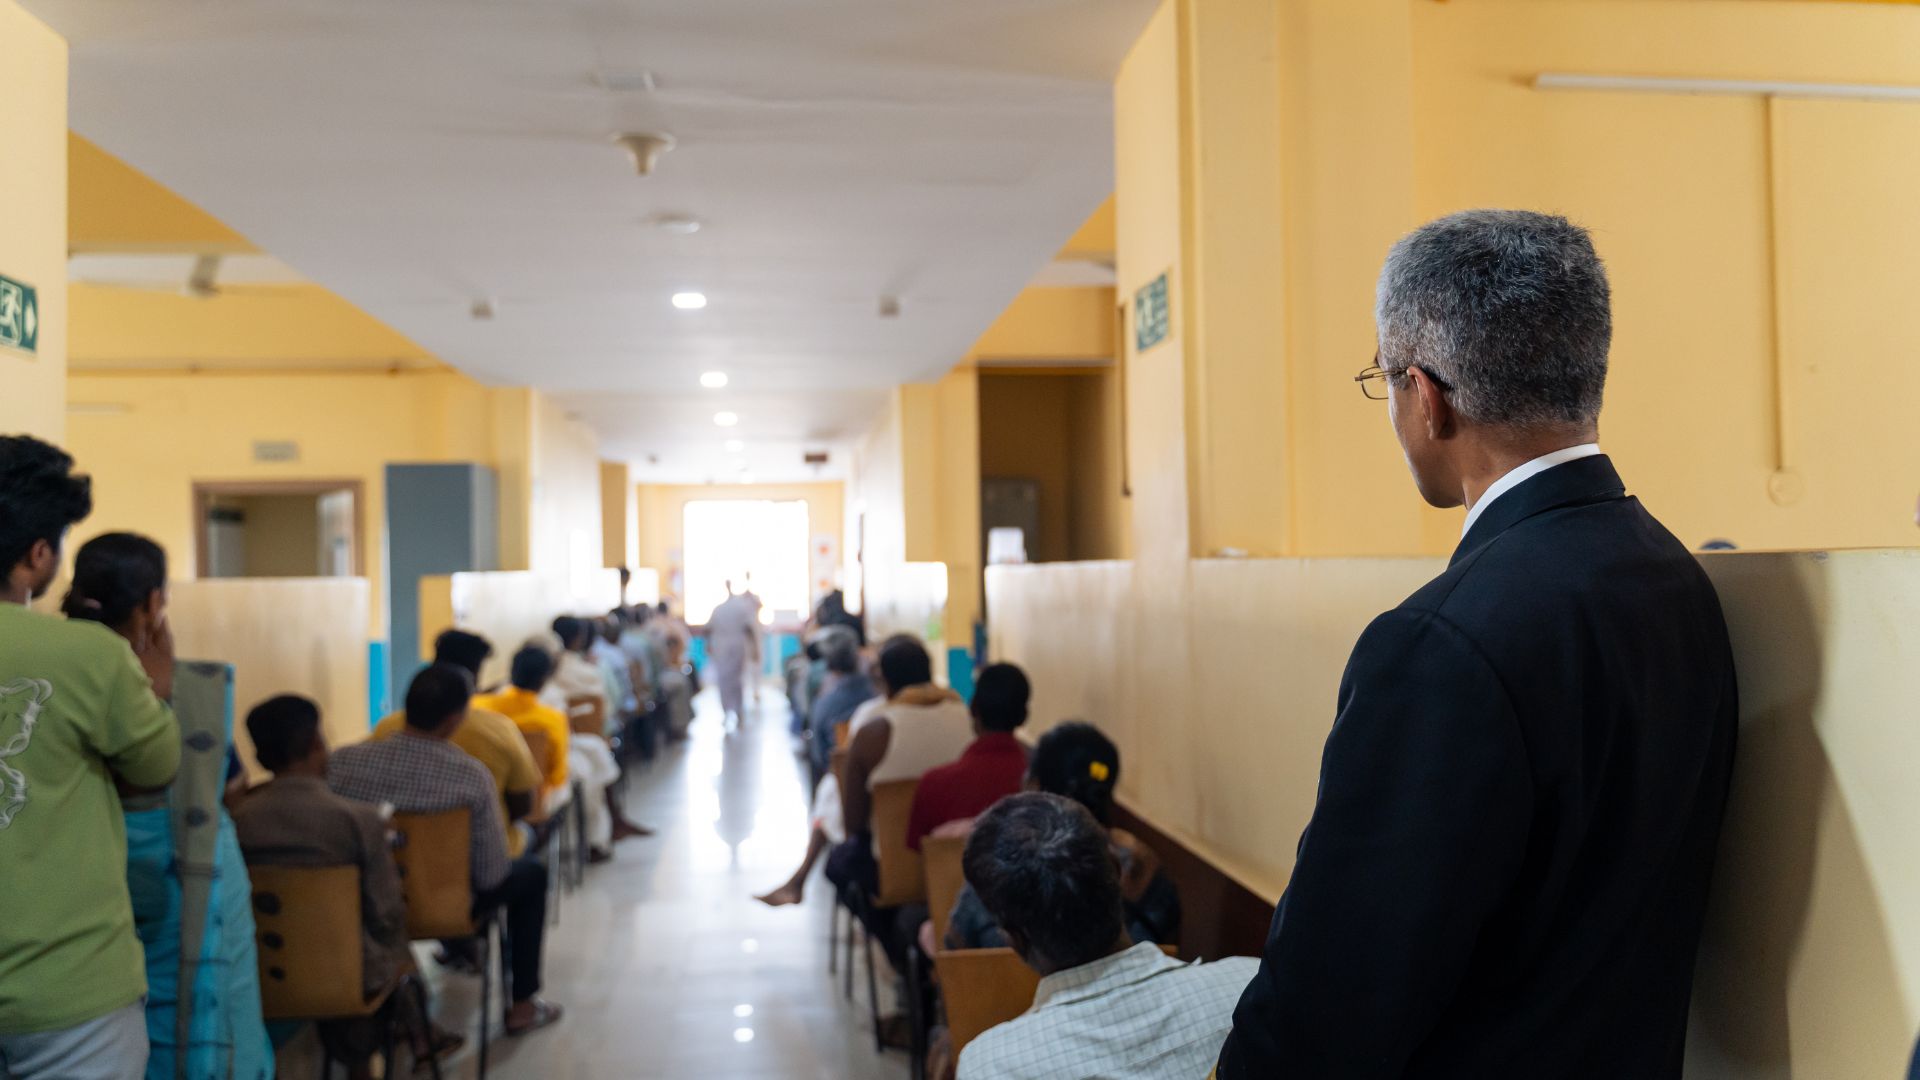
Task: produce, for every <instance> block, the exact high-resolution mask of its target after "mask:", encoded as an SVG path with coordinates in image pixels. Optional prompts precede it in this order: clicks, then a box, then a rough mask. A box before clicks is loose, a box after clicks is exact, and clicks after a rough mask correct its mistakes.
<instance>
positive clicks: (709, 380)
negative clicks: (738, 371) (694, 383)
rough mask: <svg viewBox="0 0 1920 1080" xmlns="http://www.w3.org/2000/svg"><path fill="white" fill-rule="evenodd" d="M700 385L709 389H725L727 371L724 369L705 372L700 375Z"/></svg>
mask: <svg viewBox="0 0 1920 1080" xmlns="http://www.w3.org/2000/svg"><path fill="white" fill-rule="evenodd" d="M700 385H701V386H704V387H706V388H707V389H709V390H725V389H726V388H727V373H726V372H724V371H709V372H705V373H703V374H702V375H701V376H700Z"/></svg>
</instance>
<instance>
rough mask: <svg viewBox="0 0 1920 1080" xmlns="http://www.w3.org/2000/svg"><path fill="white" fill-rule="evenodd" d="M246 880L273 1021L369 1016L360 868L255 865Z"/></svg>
mask: <svg viewBox="0 0 1920 1080" xmlns="http://www.w3.org/2000/svg"><path fill="white" fill-rule="evenodd" d="M247 876H248V877H249V878H250V879H252V882H253V927H254V937H255V941H256V943H257V945H258V950H257V951H258V953H259V956H260V1005H261V1011H262V1013H263V1014H264V1015H265V1017H266V1019H268V1020H324V1019H329V1018H333V1017H345V1016H361V1015H364V1014H365V1013H366V1012H367V1011H368V1008H367V1000H366V986H365V984H364V982H363V978H364V972H362V971H361V956H362V954H361V944H360V868H359V867H357V866H249V867H247Z"/></svg>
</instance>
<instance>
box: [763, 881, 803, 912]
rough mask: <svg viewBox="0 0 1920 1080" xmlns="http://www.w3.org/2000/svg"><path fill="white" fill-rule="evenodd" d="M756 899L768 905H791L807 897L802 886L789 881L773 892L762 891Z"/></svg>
mask: <svg viewBox="0 0 1920 1080" xmlns="http://www.w3.org/2000/svg"><path fill="white" fill-rule="evenodd" d="M754 899H755V900H758V901H760V902H761V903H763V904H765V905H767V906H768V907H790V906H792V905H794V904H797V903H799V902H800V901H802V900H804V899H806V893H805V892H804V891H803V890H802V889H801V887H800V886H798V885H795V884H793V883H792V882H788V883H787V884H785V885H782V886H780V887H779V888H777V889H775V890H773V891H772V892H770V893H762V894H761V895H759V896H756V897H754Z"/></svg>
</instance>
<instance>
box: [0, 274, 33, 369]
mask: <svg viewBox="0 0 1920 1080" xmlns="http://www.w3.org/2000/svg"><path fill="white" fill-rule="evenodd" d="M0 347H4V348H10V349H19V350H20V351H22V352H24V353H28V354H32V353H36V352H38V351H40V297H39V294H38V293H36V292H35V291H34V288H33V286H31V285H28V284H25V283H24V282H19V281H15V280H13V279H12V278H10V277H7V276H6V275H4V274H0Z"/></svg>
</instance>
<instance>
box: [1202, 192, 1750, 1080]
mask: <svg viewBox="0 0 1920 1080" xmlns="http://www.w3.org/2000/svg"><path fill="white" fill-rule="evenodd" d="M1376 321H1377V323H1378V330H1379V341H1380V354H1379V358H1378V361H1377V366H1376V367H1375V368H1372V369H1369V370H1368V371H1367V372H1365V373H1363V374H1362V376H1361V387H1362V389H1364V390H1366V391H1367V392H1368V396H1369V397H1373V398H1376V399H1384V400H1386V401H1387V402H1388V412H1389V415H1390V416H1391V418H1392V421H1393V426H1394V430H1395V432H1396V433H1397V435H1398V437H1399V439H1400V443H1401V446H1402V447H1403V448H1404V450H1405V452H1406V456H1407V461H1408V464H1409V465H1410V466H1411V468H1412V471H1413V476H1414V481H1415V483H1416V484H1417V485H1418V487H1419V489H1420V494H1421V495H1422V496H1423V497H1424V498H1425V499H1426V500H1427V501H1428V502H1429V503H1431V504H1433V505H1434V506H1439V507H1451V506H1461V505H1465V506H1466V507H1467V508H1468V517H1467V525H1466V530H1465V536H1464V538H1463V539H1462V540H1461V542H1460V546H1459V548H1458V550H1456V551H1455V552H1454V556H1453V561H1452V563H1451V564H1450V565H1449V567H1448V568H1447V571H1446V572H1445V573H1443V574H1441V575H1440V576H1439V577H1438V578H1436V579H1434V580H1433V581H1432V582H1431V583H1429V584H1428V585H1427V586H1426V587H1424V588H1422V589H1421V590H1420V591H1419V592H1417V593H1415V594H1414V595H1413V596H1412V597H1410V598H1408V599H1407V601H1406V602H1405V603H1403V604H1401V605H1400V606H1399V607H1398V608H1396V609H1394V610H1393V611H1390V612H1388V613H1386V614H1385V615H1382V616H1380V617H1379V618H1378V619H1376V620H1375V621H1374V623H1373V625H1371V626H1370V627H1368V628H1367V631H1366V633H1365V634H1364V635H1362V636H1361V638H1360V641H1359V643H1358V644H1357V645H1355V647H1354V650H1353V656H1352V658H1351V660H1350V661H1349V662H1348V665H1347V671H1346V676H1345V678H1344V679H1343V680H1342V683H1341V687H1340V699H1339V714H1338V716H1337V718H1336V719H1335V721H1334V726H1333V732H1332V734H1331V735H1330V736H1329V737H1328V739H1327V744H1326V750H1325V753H1324V757H1323V759H1322V762H1321V779H1320V791H1319V798H1318V801H1317V804H1316V805H1315V807H1314V813H1313V819H1312V820H1311V821H1310V822H1309V823H1308V825H1307V828H1306V832H1305V833H1304V834H1303V835H1302V836H1301V839H1300V846H1299V852H1298V859H1297V862H1296V863H1295V866H1294V871H1293V879H1292V881H1291V882H1290V883H1289V884H1288V886H1287V892H1286V895H1285V896H1283V897H1282V898H1281V901H1280V907H1279V910H1278V911H1277V912H1276V913H1275V914H1274V919H1273V928H1272V931H1271V933H1270V936H1269V938H1268V941H1267V947H1266V955H1265V958H1264V960H1263V961H1262V963H1261V968H1260V973H1259V975H1258V976H1257V977H1256V978H1255V979H1254V981H1253V983H1252V984H1251V985H1250V986H1249V987H1248V988H1247V991H1246V993H1245V995H1244V996H1243V997H1242V998H1241V1001H1240V1005H1239V1007H1238V1008H1237V1009H1236V1011H1235V1013H1234V1028H1233V1034H1232V1035H1231V1036H1230V1037H1229V1038H1228V1040H1227V1043H1226V1045H1225V1047H1224V1048H1223V1050H1222V1052H1221V1058H1220V1068H1219V1076H1220V1077H1221V1078H1222V1080H1245V1078H1266V1077H1285V1078H1288V1080H1303V1078H1319V1077H1338V1078H1340V1080H1371V1078H1375V1077H1381V1078H1384V1077H1409V1078H1412V1077H1418V1078H1434V1077H1447V1078H1452V1077H1460V1078H1467V1077H1471V1078H1474V1080H1494V1078H1504V1077H1527V1078H1536V1077H1537V1078H1546V1077H1552V1078H1553V1080H1587V1078H1591V1080H1625V1078H1628V1077H1631V1078H1633V1080H1660V1078H1677V1077H1679V1075H1680V1066H1681V1057H1682V1050H1683V1045H1684V1043H1685V1039H1686V1025H1687V1010H1688V999H1689V996H1690V993H1691V988H1692V980H1693V967H1694V953H1695V949H1696V945H1697V943H1698V940H1699V936H1700V926H1701V921H1702V919H1703V913H1704V911H1705V908H1706V901H1707V887H1708V882H1709V878H1710V876H1711V873H1712V868H1713V858H1714V848H1715V845H1716V842H1717V840H1718V837H1719V834H1720V821H1721V816H1722V812H1723V810H1724V807H1725V803H1726V796H1727V784H1728V776H1729V773H1730V771H1731V768H1732V765H1733V749H1734V730H1735V722H1736V718H1737V702H1736V688H1735V684H1734V671H1733V657H1732V651H1731V648H1730V646H1729V644H1728V641H1727V629H1726V624H1725V622H1724V620H1723V619H1722V617H1721V613H1720V604H1719V600H1718V598H1717V597H1716V596H1715V594H1714V591H1713V586H1712V585H1711V584H1710V583H1709V582H1708V580H1707V578H1706V575H1705V574H1703V573H1702V572H1701V570H1700V567H1699V566H1698V565H1697V564H1696V563H1695V562H1694V560H1693V557H1692V556H1691V555H1689V554H1688V552H1687V549H1686V548H1685V547H1683V546H1682V545H1681V544H1680V543H1679V541H1677V540H1675V539H1674V538H1673V536H1672V535H1671V534H1670V533H1668V532H1667V530H1666V529H1664V528H1662V527H1661V525H1660V523H1659V522H1658V521H1656V520H1654V518H1653V517H1652V516H1651V515H1650V514H1648V513H1647V511H1646V510H1645V509H1644V508H1642V507H1641V505H1640V503H1639V501H1638V500H1636V499H1634V498H1631V497H1630V496H1628V495H1627V494H1626V492H1625V489H1624V486H1623V484H1622V483H1621V480H1620V476H1619V474H1618V473H1616V472H1615V471H1614V468H1613V465H1612V464H1611V463H1610V462H1609V461H1608V459H1607V458H1606V457H1605V456H1602V455H1601V454H1600V449H1599V447H1598V445H1596V441H1597V433H1598V423H1597V421H1598V417H1599V413H1600V401H1601V391H1602V388H1603V386H1604V384H1605V381H1606V371H1607V350H1608V346H1609V342H1610V339H1611V336H1612V316H1611V312H1610V300H1609V294H1608V287H1607V278H1606V271H1605V269H1604V268H1603V267H1602V265H1601V263H1600V259H1599V257H1598V256H1597V255H1596V254H1595V253H1594V250H1593V245H1592V242H1591V240H1590V239H1589V238H1588V236H1587V234H1586V232H1585V231H1584V230H1582V229H1580V228H1579V227H1577V226H1575V225H1573V224H1571V223H1570V222H1568V221H1566V220H1565V219H1562V218H1558V217H1550V216H1546V215H1541V214H1532V213H1522V212H1514V211H1472V212H1468V213H1462V214H1456V215H1453V216H1451V217H1447V218H1443V219H1441V220H1439V221H1436V222H1433V223H1432V224H1429V225H1427V226H1425V227H1423V228H1421V229H1419V230H1417V231H1415V232H1414V233H1412V234H1411V235H1409V236H1408V237H1406V238H1405V239H1403V240H1402V241H1400V243H1399V244H1397V245H1396V246H1395V247H1394V249H1393V252H1392V254H1391V255H1389V256H1388V259H1387V264H1386V268H1385V270H1384V271H1383V272H1382V274H1381V278H1380V286H1379V294H1378V310H1377V319H1376Z"/></svg>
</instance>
